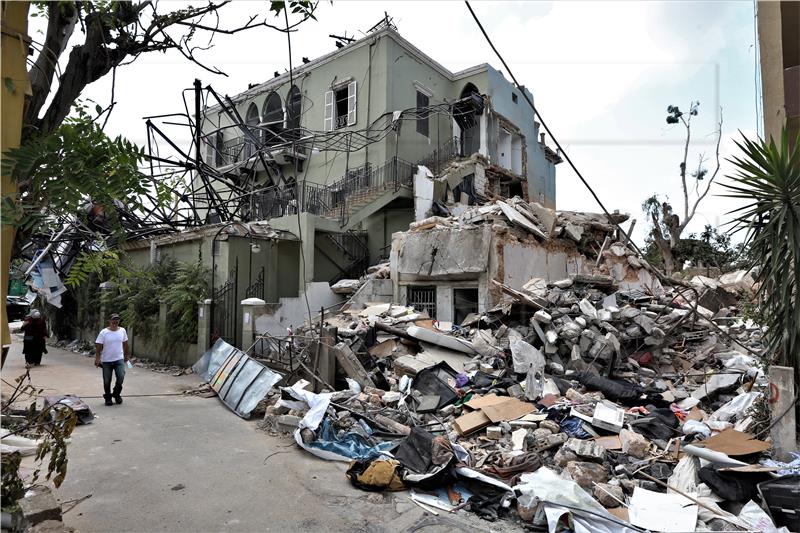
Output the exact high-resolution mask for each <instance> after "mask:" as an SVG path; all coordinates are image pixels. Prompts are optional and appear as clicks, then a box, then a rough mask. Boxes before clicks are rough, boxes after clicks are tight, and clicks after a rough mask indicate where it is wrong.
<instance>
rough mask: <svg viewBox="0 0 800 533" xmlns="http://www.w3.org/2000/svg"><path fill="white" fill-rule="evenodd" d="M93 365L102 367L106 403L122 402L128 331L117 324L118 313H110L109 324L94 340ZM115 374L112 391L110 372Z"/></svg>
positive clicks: (128, 355) (127, 356) (127, 353)
mask: <svg viewBox="0 0 800 533" xmlns="http://www.w3.org/2000/svg"><path fill="white" fill-rule="evenodd" d="M94 351H95V356H94V366H96V367H102V368H103V390H104V392H105V394H103V398H105V400H106V405H114V404H113V403H112V402H111V398H112V397H113V398H114V401H115V402H117V403H118V404H120V403H122V396H121V395H120V394H121V393H122V381H123V380H124V379H125V363H126V362H127V361H128V359H129V358H130V352H128V333H127V332H126V331H125V328H122V327H120V325H119V315H118V314H116V313H114V314H113V315H111V318H110V320H109V325H108V327H107V328H105V329H103V330H102V331H101V332H100V334H99V335H97V340H96V341H94ZM112 372H113V373H114V374H115V375H116V382H115V383H114V392H113V393H112V392H111V374H112Z"/></svg>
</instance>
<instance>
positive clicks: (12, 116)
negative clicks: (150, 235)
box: [0, 2, 31, 359]
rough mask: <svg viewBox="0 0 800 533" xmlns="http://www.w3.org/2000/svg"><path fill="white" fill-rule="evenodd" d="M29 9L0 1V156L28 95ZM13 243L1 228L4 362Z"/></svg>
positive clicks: (5, 185)
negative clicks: (0, 80) (0, 129)
mask: <svg viewBox="0 0 800 533" xmlns="http://www.w3.org/2000/svg"><path fill="white" fill-rule="evenodd" d="M28 6H29V2H2V8H1V9H0V10H1V11H2V15H1V16H0V20H1V21H2V42H1V43H0V51H2V61H3V62H2V68H1V69H0V70H1V71H2V75H1V76H0V77H2V78H3V79H2V86H1V87H0V91H2V92H1V93H0V107H2V113H1V114H0V116H2V137H0V150H2V152H3V153H5V152H6V150H8V149H9V148H13V147H15V146H19V140H20V134H21V131H22V112H23V109H24V107H25V97H26V96H28V95H30V94H31V86H30V80H29V79H28V71H27V68H26V64H25V61H26V58H27V56H28V46H29V45H30V38H29V37H28ZM0 189H1V190H2V196H3V197H6V196H7V195H9V194H13V193H14V192H15V191H16V185H15V184H14V183H13V182H12V181H11V180H10V179H9V177H8V176H3V177H2V187H1V188H0ZM13 242H14V228H12V227H10V226H3V230H2V256H0V296H2V305H0V309H2V311H0V313H1V314H0V322H1V323H2V326H0V327H2V340H3V348H4V350H3V351H4V354H3V359H5V347H6V346H8V345H10V344H11V335H10V334H9V331H8V319H7V317H6V304H5V301H6V294H7V292H8V268H9V265H10V263H11V246H12V244H13Z"/></svg>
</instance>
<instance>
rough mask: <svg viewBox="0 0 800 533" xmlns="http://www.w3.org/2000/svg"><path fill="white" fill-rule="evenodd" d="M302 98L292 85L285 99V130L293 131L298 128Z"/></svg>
mask: <svg viewBox="0 0 800 533" xmlns="http://www.w3.org/2000/svg"><path fill="white" fill-rule="evenodd" d="M302 98H303V97H302V96H301V95H300V89H298V88H297V86H296V85H292V88H291V89H289V94H288V96H287V97H286V129H289V130H294V129H297V128H299V127H300V113H301V111H302V101H303V100H302Z"/></svg>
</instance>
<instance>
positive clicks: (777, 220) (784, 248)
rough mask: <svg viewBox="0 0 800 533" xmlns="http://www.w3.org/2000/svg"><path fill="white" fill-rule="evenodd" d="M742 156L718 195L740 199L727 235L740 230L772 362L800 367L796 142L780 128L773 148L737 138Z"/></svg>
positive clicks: (799, 151) (799, 149)
mask: <svg viewBox="0 0 800 533" xmlns="http://www.w3.org/2000/svg"><path fill="white" fill-rule="evenodd" d="M736 144H737V145H738V146H739V148H740V149H741V150H742V152H743V154H744V157H741V158H740V157H734V158H733V159H732V160H731V162H732V163H733V164H735V165H736V167H737V172H736V174H734V175H733V176H729V179H730V180H731V183H726V184H725V187H726V188H727V189H728V194H725V195H724V196H727V197H730V198H737V199H740V200H745V201H746V202H747V204H746V205H744V206H743V207H740V208H739V209H736V210H734V211H732V212H731V213H733V214H734V215H735V219H734V220H733V221H732V224H733V232H734V233H735V232H738V231H745V232H746V236H745V246H746V247H747V248H748V251H749V254H748V255H749V258H750V264H749V265H748V266H749V267H750V268H751V269H754V270H755V271H756V276H755V279H756V282H757V283H758V284H759V288H758V292H757V297H758V298H759V300H760V302H761V307H762V313H763V317H764V321H765V323H764V324H763V325H765V326H767V328H768V331H767V334H766V340H767V353H768V354H771V355H772V357H770V359H772V361H773V362H777V363H778V364H782V365H787V366H793V367H794V368H795V372H798V368H800V364H798V363H800V291H798V285H797V284H798V280H800V138H798V139H797V140H796V141H795V142H794V143H790V142H789V139H788V135H787V133H786V130H784V131H783V134H782V135H781V140H780V143H779V144H776V143H775V140H774V139H772V138H770V140H769V142H767V141H765V140H759V141H758V142H753V141H751V140H748V139H743V141H742V142H737V143H736Z"/></svg>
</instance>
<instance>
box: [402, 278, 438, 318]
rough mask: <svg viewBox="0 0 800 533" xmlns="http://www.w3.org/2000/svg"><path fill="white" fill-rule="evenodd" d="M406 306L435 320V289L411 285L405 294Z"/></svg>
mask: <svg viewBox="0 0 800 533" xmlns="http://www.w3.org/2000/svg"><path fill="white" fill-rule="evenodd" d="M406 305H410V306H412V307H413V308H414V310H415V311H419V312H423V311H425V312H427V313H428V316H429V317H431V318H436V287H435V286H433V285H426V286H422V285H411V286H409V287H408V290H407V292H406Z"/></svg>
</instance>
